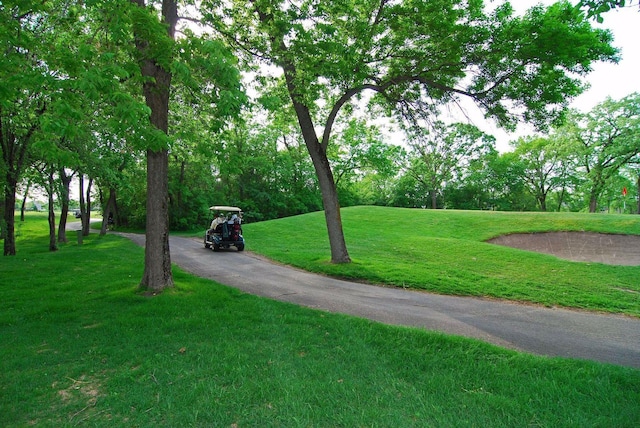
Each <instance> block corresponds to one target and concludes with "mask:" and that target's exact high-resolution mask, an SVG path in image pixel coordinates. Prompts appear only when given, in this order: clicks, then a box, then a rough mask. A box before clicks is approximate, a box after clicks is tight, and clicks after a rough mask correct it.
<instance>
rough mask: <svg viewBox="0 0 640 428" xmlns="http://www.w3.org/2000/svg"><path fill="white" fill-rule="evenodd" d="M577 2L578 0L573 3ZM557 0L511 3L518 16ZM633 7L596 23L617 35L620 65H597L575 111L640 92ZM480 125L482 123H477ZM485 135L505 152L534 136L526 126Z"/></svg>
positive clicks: (637, 21) (639, 29) (639, 16)
mask: <svg viewBox="0 0 640 428" xmlns="http://www.w3.org/2000/svg"><path fill="white" fill-rule="evenodd" d="M571 2H572V3H575V2H576V0H571ZM553 3H555V1H554V0H511V4H512V5H513V7H514V9H515V11H516V13H517V14H518V15H521V14H523V13H524V12H525V11H526V10H527V9H529V8H530V7H532V6H534V5H536V4H544V5H550V4H553ZM632 3H633V5H632V6H631V7H626V8H623V9H617V10H611V11H609V12H607V13H605V14H603V15H602V17H603V18H604V22H603V23H602V24H598V23H597V22H595V21H593V24H592V25H593V26H594V27H596V28H607V29H609V30H611V31H612V33H613V36H614V42H613V45H614V46H615V47H617V48H619V49H620V56H621V58H622V59H621V61H620V62H619V63H618V64H610V63H596V64H595V65H594V67H593V72H592V73H591V74H589V75H588V76H587V77H586V81H587V82H589V85H590V88H589V89H588V90H587V91H586V92H585V93H583V94H582V95H580V96H579V97H578V98H576V99H575V100H574V102H573V103H572V104H571V106H572V107H573V108H576V109H578V110H581V111H585V112H586V111H589V110H591V109H592V108H593V107H594V106H595V105H596V104H598V103H600V102H602V101H604V100H605V99H606V98H607V97H611V98H613V99H620V98H623V97H625V96H627V95H629V94H631V93H633V92H640V79H639V78H638V77H639V76H638V74H639V73H640V48H638V40H639V39H640V11H639V9H638V2H635V1H634V2H632ZM476 125H477V126H480V124H479V123H476ZM485 132H487V133H491V134H493V135H494V136H495V137H496V138H497V140H498V149H499V150H500V151H506V150H508V149H509V146H508V143H509V142H510V141H512V140H515V139H516V138H518V137H519V136H521V135H528V134H531V133H533V131H532V130H530V129H527V127H521V129H519V130H518V131H517V132H516V133H515V134H508V133H506V132H504V131H502V130H499V129H497V127H496V126H494V125H491V124H490V125H489V126H488V127H487V129H485Z"/></svg>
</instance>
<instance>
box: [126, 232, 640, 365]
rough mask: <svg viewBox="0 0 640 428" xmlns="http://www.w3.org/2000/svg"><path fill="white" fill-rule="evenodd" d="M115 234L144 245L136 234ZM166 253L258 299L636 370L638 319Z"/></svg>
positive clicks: (175, 249) (179, 242)
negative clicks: (404, 287)
mask: <svg viewBox="0 0 640 428" xmlns="http://www.w3.org/2000/svg"><path fill="white" fill-rule="evenodd" d="M121 235H123V236H126V237H128V238H129V239H131V240H133V241H134V242H136V243H137V244H139V245H144V235H136V234H121ZM170 248H171V261H172V262H173V263H175V264H177V265H178V266H180V267H181V268H183V269H184V270H186V271H188V272H191V273H193V274H195V275H198V276H201V277H204V278H209V279H212V280H215V281H217V282H219V283H221V284H225V285H228V286H231V287H234V288H237V289H240V290H242V291H245V292H247V293H251V294H255V295H258V296H263V297H268V298H272V299H276V300H281V301H285V302H291V303H295V304H299V305H303V306H307V307H311V308H316V309H321V310H326V311H330V312H338V313H343V314H349V315H354V316H357V317H363V318H368V319H371V320H375V321H380V322H383V323H387V324H397V325H407V326H414V327H420V328H424V329H427V330H435V331H440V332H444V333H448V334H454V335H460V336H466V337H471V338H476V339H480V340H483V341H486V342H490V343H493V344H496V345H499V346H503V347H506V348H510V349H516V350H519V351H525V352H529V353H533V354H539V355H548V356H563V357H571V358H581V359H591V360H597V361H601V362H606V363H612V364H618V365H624V366H629V367H634V368H638V369H640V319H638V318H633V317H626V316H617V315H603V314H596V313H590V312H584V311H577V310H566V309H557V308H546V307H540V306H535V305H526V304H518V303H509V302H503V301H495V300H489V299H479V298H470V297H455V296H441V295H435V294H429V293H424V292H419V291H411V290H404V289H400V288H385V287H378V286H372V285H366V284H360V283H353V282H348V281H341V280H337V279H332V278H328V277H325V276H321V275H315V274H311V273H308V272H304V271H301V270H298V269H294V268H290V267H287V266H282V265H279V264H277V263H272V262H270V261H269V260H266V259H264V258H263V257H260V256H258V255H255V254H252V253H250V252H237V251H234V250H229V251H221V252H213V251H211V250H207V249H205V248H204V246H203V245H202V243H201V242H200V240H195V239H193V238H179V237H171V238H170ZM220 266H224V267H225V268H224V269H220Z"/></svg>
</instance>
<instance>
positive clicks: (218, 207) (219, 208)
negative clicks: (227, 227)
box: [209, 205, 242, 212]
mask: <svg viewBox="0 0 640 428" xmlns="http://www.w3.org/2000/svg"><path fill="white" fill-rule="evenodd" d="M209 209H210V210H211V211H235V212H240V211H242V210H241V209H240V208H238V207H229V206H226V205H214V206H212V207H211V208H209Z"/></svg>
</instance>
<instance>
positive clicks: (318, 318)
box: [0, 209, 640, 427]
mask: <svg viewBox="0 0 640 428" xmlns="http://www.w3.org/2000/svg"><path fill="white" fill-rule="evenodd" d="M345 211H346V212H345V222H346V224H347V225H349V224H354V222H356V223H357V221H356V214H358V213H362V212H364V211H363V210H361V209H355V210H345ZM305 217H306V216H302V217H301V218H300V219H298V220H304V219H305ZM313 217H314V216H311V217H307V218H310V219H311V221H310V225H313V227H315V228H318V229H320V230H321V229H322V227H323V225H322V224H316V223H318V222H317V221H315V220H313ZM350 217H351V218H350ZM255 226H258V225H257V224H256V225H252V227H247V230H245V234H246V235H247V239H248V240H249V238H250V237H251V236H252V233H253V232H252V231H251V230H252V229H253V227H255ZM18 227H19V231H18V242H17V244H18V245H17V249H18V254H17V255H16V256H15V257H3V258H1V259H0V343H1V345H0V426H2V427H23V426H43V427H61V426H69V427H71V426H92V427H114V426H140V427H147V426H157V427H183V426H185V427H186V426H195V427H211V426H216V427H217V426H220V427H248V426H260V427H262V426H284V427H298V426H300V427H302V426H304V427H309V426H314V427H335V426H344V427H352V426H371V427H374V426H380V427H382V426H384V427H387V426H388V427H411V426H416V427H418V426H419V427H424V426H434V427H485V426H491V427H502V426H504V427H514V426H536V427H562V426H567V427H584V426H589V427H598V426H599V427H613V426H615V427H636V426H637V422H638V421H639V420H640V370H633V369H629V368H623V367H617V366H611V365H604V364H598V363H594V362H588V361H578V360H569V359H561V358H544V357H537V356H531V355H526V354H520V353H517V352H513V351H507V350H503V349H500V348H498V347H495V346H492V345H488V344H484V343H482V342H479V341H475V340H469V339H463V338H457V337H450V336H445V335H442V334H436V333H430V332H426V331H422V330H419V329H412V328H401V327H394V326H385V325H381V324H378V323H374V322H370V321H366V320H362V319H356V318H352V317H348V316H342V315H337V314H329V313H324V312H321V311H314V310H311V309H307V308H301V307H297V306H294V305H290V304H286V303H281V302H275V301H271V300H268V299H263V298H259V297H255V296H251V295H248V294H244V293H241V292H239V291H237V290H234V289H231V288H228V287H225V286H222V285H220V284H216V283H214V282H212V281H208V280H203V279H199V278H195V277H193V276H191V275H188V274H185V273H184V272H182V271H180V270H179V269H177V268H176V269H175V270H174V279H175V283H176V287H175V288H174V289H171V290H168V291H166V292H164V293H163V294H161V295H159V296H156V297H152V298H150V297H145V296H142V295H140V294H139V293H138V292H137V285H138V282H139V280H140V278H141V276H142V270H143V266H142V265H143V259H144V254H143V250H142V249H141V248H139V247H137V246H136V245H134V244H133V243H131V242H130V241H128V240H126V239H124V238H121V237H118V236H114V235H107V236H105V237H99V236H98V235H97V234H92V235H91V236H89V237H87V238H85V239H84V244H83V245H81V246H79V245H77V244H76V243H75V242H73V241H72V242H70V243H69V244H66V245H61V246H60V250H59V251H57V252H55V253H50V252H48V251H47V245H48V238H47V229H46V217H34V216H29V217H28V218H27V220H26V222H25V223H23V224H19V226H18ZM357 229H358V228H357V227H353V226H349V227H348V229H347V230H348V231H349V232H348V233H349V234H350V236H351V238H350V239H351V240H353V233H354V232H355V231H356V230H357ZM249 242H251V241H249ZM352 251H353V252H354V256H356V259H357V260H358V263H362V261H361V258H362V256H358V255H357V254H358V251H356V248H355V246H354V245H352ZM316 257H319V258H318V262H317V263H318V264H322V263H324V261H323V260H325V259H326V254H322V255H321V256H316Z"/></svg>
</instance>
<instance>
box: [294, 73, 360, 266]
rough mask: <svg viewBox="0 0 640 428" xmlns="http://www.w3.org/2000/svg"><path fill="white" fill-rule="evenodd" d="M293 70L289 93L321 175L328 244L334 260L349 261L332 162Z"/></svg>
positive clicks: (307, 144)
mask: <svg viewBox="0 0 640 428" xmlns="http://www.w3.org/2000/svg"><path fill="white" fill-rule="evenodd" d="M289 67H292V66H289ZM291 71H292V70H291V68H289V69H288V70H287V68H285V77H286V80H287V86H288V88H289V94H290V96H291V100H292V101H293V107H294V109H295V112H296V115H297V117H298V122H299V124H300V129H301V131H302V136H303V138H304V142H305V145H306V146H307V150H308V152H309V155H310V156H311V160H312V162H313V166H314V168H315V170H316V175H317V176H318V184H319V185H320V192H321V193H322V204H323V207H324V217H325V221H326V223H327V232H328V234H329V246H330V247H331V262H332V263H350V262H351V258H350V257H349V252H348V251H347V244H346V242H345V239H344V232H343V230H342V218H341V216H340V202H339V200H338V190H337V189H336V185H335V181H334V180H333V173H332V172H331V165H330V164H329V159H328V158H327V154H326V152H325V150H324V149H323V147H322V145H321V144H320V142H319V141H318V136H317V135H316V131H315V128H314V126H313V120H312V119H311V113H310V112H309V109H308V108H307V107H306V106H305V105H304V104H302V103H300V102H298V100H297V97H296V95H295V94H296V91H295V84H294V83H293V80H294V79H293V75H292V73H291Z"/></svg>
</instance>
